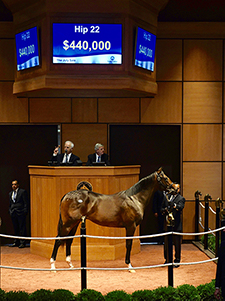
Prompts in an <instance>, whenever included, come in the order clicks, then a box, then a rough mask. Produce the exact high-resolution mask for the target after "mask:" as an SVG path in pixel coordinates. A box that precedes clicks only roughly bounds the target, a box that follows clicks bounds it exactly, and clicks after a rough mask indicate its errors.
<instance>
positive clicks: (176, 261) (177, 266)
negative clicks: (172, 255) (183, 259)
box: [174, 259, 180, 268]
mask: <svg viewBox="0 0 225 301" xmlns="http://www.w3.org/2000/svg"><path fill="white" fill-rule="evenodd" d="M179 262H180V260H179V259H175V260H174V263H179ZM179 266H180V265H179V264H175V265H174V267H175V268H179Z"/></svg>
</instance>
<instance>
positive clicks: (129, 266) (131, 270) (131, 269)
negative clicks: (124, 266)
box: [128, 263, 136, 273]
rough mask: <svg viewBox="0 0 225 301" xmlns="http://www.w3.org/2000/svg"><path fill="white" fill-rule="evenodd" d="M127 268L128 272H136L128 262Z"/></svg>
mask: <svg viewBox="0 0 225 301" xmlns="http://www.w3.org/2000/svg"><path fill="white" fill-rule="evenodd" d="M128 268H129V270H128V271H129V272H130V273H136V271H135V270H134V269H133V267H132V265H131V264H130V263H129V264H128Z"/></svg>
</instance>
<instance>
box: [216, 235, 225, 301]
mask: <svg viewBox="0 0 225 301" xmlns="http://www.w3.org/2000/svg"><path fill="white" fill-rule="evenodd" d="M223 231H224V230H223ZM220 289H221V291H222V298H223V299H222V300H225V241H222V242H221V245H220V248H219V253H218V262H217V269H216V281H215V292H214V296H215V298H216V299H217V300H221V293H220Z"/></svg>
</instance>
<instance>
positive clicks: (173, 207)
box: [161, 185, 185, 268]
mask: <svg viewBox="0 0 225 301" xmlns="http://www.w3.org/2000/svg"><path fill="white" fill-rule="evenodd" d="M179 192H180V185H179V188H178V189H177V193H176V194H167V195H166V194H165V195H164V198H163V202H162V209H161V211H162V213H163V214H164V215H165V217H166V223H165V224H167V221H168V220H170V222H171V226H172V227H173V231H175V232H182V211H183V209H184V204H185V198H184V197H183V196H182V195H181V194H180V193H179ZM171 219H172V220H171ZM166 227H167V226H166ZM166 238H167V237H166ZM173 241H174V245H175V259H174V263H179V262H180V259H181V241H182V236H181V235H173ZM167 249H168V244H167V239H165V244H164V258H165V260H166V261H165V263H168V260H167ZM175 267H176V268H178V267H179V265H178V264H176V265H175Z"/></svg>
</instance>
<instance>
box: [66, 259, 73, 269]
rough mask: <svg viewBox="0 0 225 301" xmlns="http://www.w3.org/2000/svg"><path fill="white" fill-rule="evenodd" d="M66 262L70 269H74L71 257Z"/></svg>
mask: <svg viewBox="0 0 225 301" xmlns="http://www.w3.org/2000/svg"><path fill="white" fill-rule="evenodd" d="M66 262H67V264H68V265H69V267H70V269H72V268H74V266H73V264H72V261H71V256H67V257H66Z"/></svg>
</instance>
